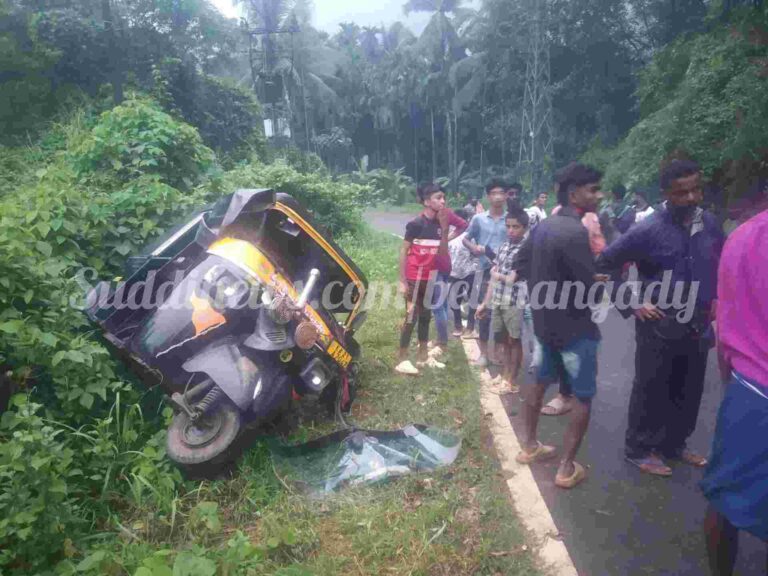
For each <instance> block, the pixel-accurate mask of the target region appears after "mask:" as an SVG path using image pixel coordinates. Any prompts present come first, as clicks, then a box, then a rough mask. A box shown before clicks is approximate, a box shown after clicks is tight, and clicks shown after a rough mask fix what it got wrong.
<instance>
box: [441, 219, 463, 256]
mask: <svg viewBox="0 0 768 576" xmlns="http://www.w3.org/2000/svg"><path fill="white" fill-rule="evenodd" d="M451 214H453V212H451V211H450V210H448V209H447V208H444V209H442V210H441V211H440V212H439V213H438V214H437V222H438V224H440V229H441V230H443V231H444V232H447V231H448V226H449V222H450V219H451V218H450V216H451ZM462 222H463V220H462ZM437 255H438V256H441V257H443V258H445V257H447V256H448V234H440V246H438V248H437Z"/></svg>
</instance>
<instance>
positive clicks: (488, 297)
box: [475, 266, 504, 320]
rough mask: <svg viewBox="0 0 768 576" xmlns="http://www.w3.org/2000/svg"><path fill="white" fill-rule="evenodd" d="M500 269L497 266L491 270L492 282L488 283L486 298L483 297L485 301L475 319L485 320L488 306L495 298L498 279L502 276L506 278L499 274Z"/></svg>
mask: <svg viewBox="0 0 768 576" xmlns="http://www.w3.org/2000/svg"><path fill="white" fill-rule="evenodd" d="M497 270H498V268H497V267H496V266H494V267H493V269H492V270H491V281H490V282H488V289H487V290H486V291H485V296H483V301H482V302H480V305H479V306H478V307H477V310H475V317H476V318H478V319H480V320H482V319H483V318H485V315H486V310H488V304H490V302H491V298H492V297H493V289H494V287H495V286H496V282H498V280H496V278H498V277H499V276H501V277H502V278H503V277H504V275H503V274H499V273H498V271H497Z"/></svg>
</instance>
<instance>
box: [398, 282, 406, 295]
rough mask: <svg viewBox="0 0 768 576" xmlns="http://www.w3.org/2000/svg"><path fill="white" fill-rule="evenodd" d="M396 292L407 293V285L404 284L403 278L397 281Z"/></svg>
mask: <svg viewBox="0 0 768 576" xmlns="http://www.w3.org/2000/svg"><path fill="white" fill-rule="evenodd" d="M397 292H398V294H403V295H405V294H407V293H408V285H407V284H406V282H405V280H400V281H399V282H398V283H397Z"/></svg>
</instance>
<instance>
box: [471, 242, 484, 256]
mask: <svg viewBox="0 0 768 576" xmlns="http://www.w3.org/2000/svg"><path fill="white" fill-rule="evenodd" d="M472 253H473V254H474V255H475V256H485V246H480V244H475V249H474V250H472Z"/></svg>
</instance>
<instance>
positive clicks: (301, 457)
mask: <svg viewBox="0 0 768 576" xmlns="http://www.w3.org/2000/svg"><path fill="white" fill-rule="evenodd" d="M460 449H461V439H460V438H459V437H458V436H456V435H454V434H452V433H450V432H446V431H444V430H439V429H437V428H431V427H428V426H423V425H419V424H413V425H409V426H406V427H405V428H403V429H402V430H396V431H391V432H385V431H376V430H358V429H354V428H353V429H350V430H341V431H339V432H334V433H333V434H330V435H328V436H323V437H322V438H318V439H317V440H313V441H311V442H308V443H306V444H301V445H298V446H285V445H277V444H273V445H272V446H271V447H270V450H271V452H272V459H273V462H274V464H275V470H276V472H277V473H278V474H280V476H281V477H283V478H284V479H285V480H286V481H288V482H291V483H293V484H294V485H298V486H300V487H301V488H303V489H304V490H305V491H307V492H310V493H313V494H316V495H322V494H327V493H330V492H334V491H336V490H339V489H341V488H344V487H347V486H356V485H359V484H372V483H375V482H380V481H383V480H385V479H388V478H392V477H396V476H403V475H405V474H410V473H411V472H418V471H428V470H435V469H436V468H440V467H443V466H448V465H450V464H452V463H453V462H454V461H455V460H456V457H457V456H458V455H459V450H460Z"/></svg>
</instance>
